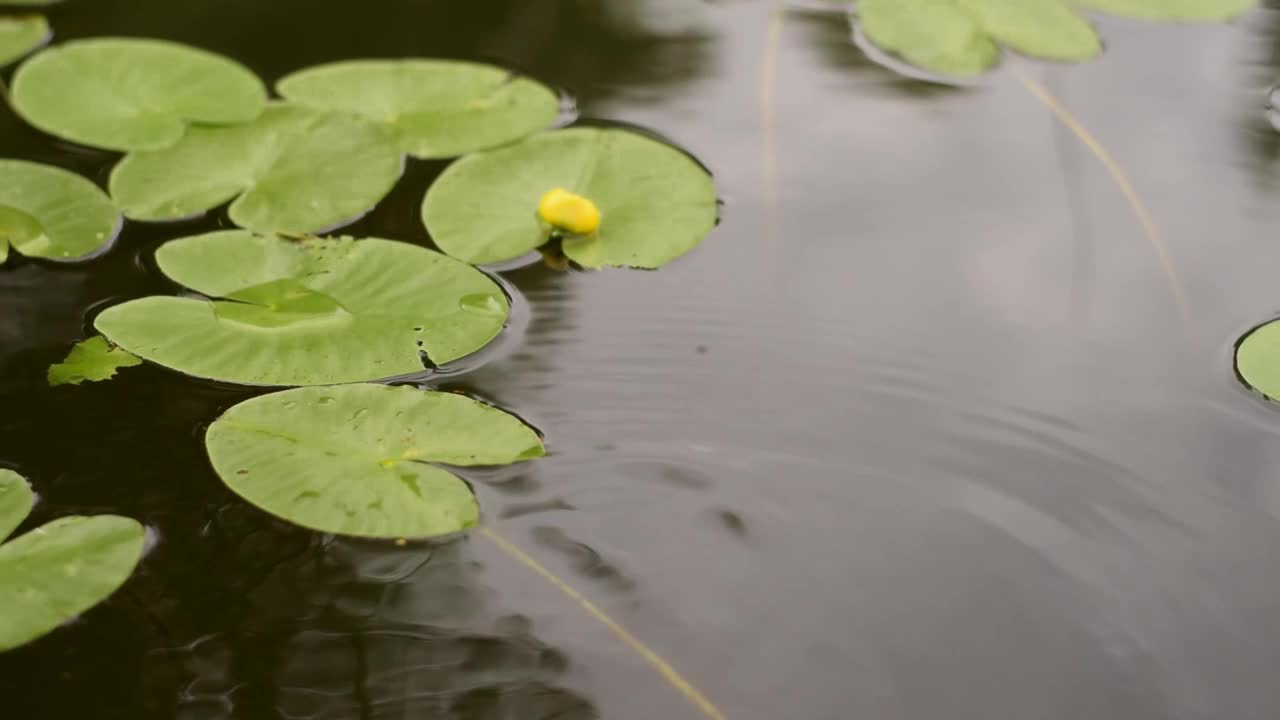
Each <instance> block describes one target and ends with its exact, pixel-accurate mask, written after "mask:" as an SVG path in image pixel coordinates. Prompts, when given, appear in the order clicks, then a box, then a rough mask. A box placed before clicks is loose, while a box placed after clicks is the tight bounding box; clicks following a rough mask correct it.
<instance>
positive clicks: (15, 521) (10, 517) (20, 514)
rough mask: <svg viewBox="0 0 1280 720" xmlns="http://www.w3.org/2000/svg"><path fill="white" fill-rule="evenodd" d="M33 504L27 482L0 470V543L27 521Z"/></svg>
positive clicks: (9, 472) (11, 473) (13, 473)
mask: <svg viewBox="0 0 1280 720" xmlns="http://www.w3.org/2000/svg"><path fill="white" fill-rule="evenodd" d="M35 504H36V496H35V493H33V492H31V486H30V485H28V484H27V481H26V480H24V479H23V478H22V476H21V475H19V474H18V473H16V472H14V471H12V470H6V469H4V468H0V542H4V541H5V540H7V539H8V538H9V536H10V535H12V534H13V531H14V530H16V529H17V528H18V526H19V525H21V524H22V521H23V520H26V519H27V515H30V514H31V508H33V507H35Z"/></svg>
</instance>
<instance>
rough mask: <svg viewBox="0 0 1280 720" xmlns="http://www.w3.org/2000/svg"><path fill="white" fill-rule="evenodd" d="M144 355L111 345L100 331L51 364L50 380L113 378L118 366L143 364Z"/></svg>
mask: <svg viewBox="0 0 1280 720" xmlns="http://www.w3.org/2000/svg"><path fill="white" fill-rule="evenodd" d="M141 364H142V359H141V358H139V357H138V356H136V355H134V354H132V353H130V352H129V351H127V350H123V349H121V348H118V347H112V346H111V344H110V343H108V342H107V339H106V338H104V337H102V336H101V335H94V336H93V337H91V338H89V339H88V340H84V341H82V342H78V343H76V344H75V346H74V347H72V348H71V352H70V354H68V355H67V359H66V360H63V361H62V362H60V363H58V364H57V365H51V366H50V367H49V373H48V381H49V385H50V386H51V387H54V386H58V385H79V384H80V383H82V382H84V381H86V380H88V381H90V382H97V381H99V380H110V379H111V378H113V377H115V375H116V370H119V369H120V368H125V367H133V366H135V365H141Z"/></svg>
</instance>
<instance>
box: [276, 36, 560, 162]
mask: <svg viewBox="0 0 1280 720" xmlns="http://www.w3.org/2000/svg"><path fill="white" fill-rule="evenodd" d="M276 90H277V91H278V92H279V93H280V95H281V96H283V97H284V98H285V99H287V100H289V101H290V102H293V103H295V104H298V105H306V106H308V107H315V108H320V109H324V110H343V111H348V112H354V113H359V114H361V115H363V116H365V117H366V118H368V119H370V120H372V121H373V122H377V123H382V124H385V125H386V126H387V127H388V128H389V129H391V130H392V131H393V132H394V133H395V134H396V135H397V136H398V137H399V139H400V147H401V148H402V149H403V151H404V152H405V153H406V154H409V155H412V156H414V157H417V158H444V157H454V156H457V155H463V154H465V153H469V152H474V151H476V150H484V149H486V148H491V147H496V146H498V145H504V144H506V143H509V142H512V141H514V140H518V139H520V138H522V137H525V136H526V135H530V134H532V133H535V132H537V131H539V130H542V129H544V128H546V127H547V126H549V125H550V124H551V123H552V122H554V121H555V119H556V116H557V115H558V114H559V111H560V102H559V98H557V97H556V94H555V93H554V92H553V91H552V90H551V89H550V88H548V87H546V86H544V85H541V84H539V83H537V82H534V81H533V80H530V79H528V78H523V77H519V76H516V75H513V74H512V73H511V72H510V71H507V70H504V69H502V68H499V67H494V66H492V65H482V64H479V63H470V62H454V61H446V60H354V61H349V62H339V63H331V64H328V65H319V66H317V67H313V68H307V69H305V70H301V71H298V72H296V73H293V74H292V75H288V76H286V77H285V78H283V79H282V80H280V81H279V82H278V83H276Z"/></svg>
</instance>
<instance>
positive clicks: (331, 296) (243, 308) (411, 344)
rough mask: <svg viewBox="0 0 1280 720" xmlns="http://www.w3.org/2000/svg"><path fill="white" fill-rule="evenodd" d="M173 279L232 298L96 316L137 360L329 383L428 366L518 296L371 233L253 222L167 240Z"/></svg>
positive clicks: (471, 344) (480, 332)
mask: <svg viewBox="0 0 1280 720" xmlns="http://www.w3.org/2000/svg"><path fill="white" fill-rule="evenodd" d="M156 260H157V262H158V264H159V266H160V269H161V271H163V272H164V274H165V275H167V276H169V277H170V278H171V279H173V280H174V281H175V282H178V283H180V284H182V285H185V286H186V287H189V288H191V289H192V290H195V291H196V292H199V293H201V294H204V295H207V296H210V297H221V298H226V300H222V301H208V300H199V299H195V298H185V297H183V298H180V297H147V298H142V299H139V300H132V301H129V302H126V303H124V304H122V305H117V306H115V307H111V308H108V309H107V310H105V311H104V312H103V313H102V314H100V315H99V316H98V317H97V319H96V321H95V322H94V324H95V326H96V327H97V329H98V331H99V332H101V333H102V334H103V335H105V336H106V337H107V338H108V339H109V340H111V342H113V343H115V344H116V345H119V346H120V347H123V348H124V349H126V350H128V351H129V352H131V353H133V354H135V355H138V356H139V357H141V358H143V359H145V360H150V361H152V362H155V363H159V364H160V365H164V366H165V367H169V368H172V369H174V370H178V371H179V372H183V373H186V374H188V375H195V376H197V377H203V378H211V379H215V380H222V381H226V382H233V383H243V384H249V385H328V384H334V383H346V382H359V381H362V380H375V379H380V378H387V377H394V376H399V375H408V374H413V373H421V372H422V371H423V369H424V366H423V359H422V355H421V354H420V353H422V352H424V351H425V353H426V355H427V356H428V357H429V358H430V359H431V361H433V362H435V363H437V364H442V363H446V362H449V361H451V360H456V359H457V358H460V357H462V356H464V355H467V354H469V353H472V352H474V351H476V350H478V349H480V348H481V347H483V346H484V345H485V344H487V343H488V342H489V341H490V340H492V339H493V338H494V337H496V336H497V335H498V333H499V332H501V330H502V328H503V325H504V324H505V322H506V319H507V312H508V304H507V299H506V296H505V295H504V294H503V292H502V289H501V288H499V287H498V285H497V284H496V283H494V282H493V281H492V280H491V279H489V278H488V277H487V276H486V275H485V274H484V273H482V272H480V271H479V270H476V269H475V268H473V267H470V266H469V265H467V264H465V263H461V262H458V261H457V260H454V259H452V258H449V257H446V256H444V255H441V254H440V253H437V252H434V251H431V250H427V249H426V248H422V247H418V246H416V245H410V244H407V243H401V242H395V241H392V240H382V239H378V238H370V239H366V240H354V239H352V238H308V239H304V240H300V241H299V240H290V239H285V238H281V237H278V236H274V235H268V236H260V235H254V234H252V233H249V232H246V231H243V230H230V231H223V232H215V233H209V234H206V235H197V236H195V237H188V238H182V239H179V240H174V241H171V242H168V243H165V244H164V245H162V246H161V247H160V249H159V250H158V251H157V252H156Z"/></svg>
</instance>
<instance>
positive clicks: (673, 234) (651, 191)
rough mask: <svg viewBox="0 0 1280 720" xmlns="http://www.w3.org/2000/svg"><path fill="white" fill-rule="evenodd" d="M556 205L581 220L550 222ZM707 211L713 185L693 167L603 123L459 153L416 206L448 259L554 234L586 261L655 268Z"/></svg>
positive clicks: (702, 223) (697, 232) (515, 249)
mask: <svg viewBox="0 0 1280 720" xmlns="http://www.w3.org/2000/svg"><path fill="white" fill-rule="evenodd" d="M557 190H558V191H560V193H559V194H556V195H553V196H550V200H549V196H548V193H554V192H555V191H557ZM584 201H585V202H586V203H589V205H587V204H584ZM553 206H554V207H553ZM557 207H558V208H559V211H568V210H572V211H573V212H574V213H585V216H584V217H589V222H587V223H586V224H583V225H582V226H580V227H572V226H571V227H565V226H563V224H561V225H560V226H557V223H556V222H554V220H555V219H556V218H555V217H553V216H552V215H549V214H548V209H549V208H550V209H551V210H556V208H557ZM540 210H541V212H540ZM716 213H717V206H716V190H715V185H714V184H713V183H712V181H711V176H710V175H709V174H708V173H707V171H706V170H704V169H703V168H702V166H701V165H699V164H698V163H697V162H695V161H694V160H693V159H692V158H690V157H689V156H688V155H685V154H684V153H683V152H681V151H679V150H677V149H676V148H673V147H671V146H670V145H667V144H665V143H662V142H659V141H657V140H654V139H651V138H648V137H645V136H643V135H640V134H638V133H635V132H631V131H628V130H621V129H612V128H610V129H601V128H570V129H568V130H553V131H551V132H545V133H541V134H539V135H534V136H532V137H530V138H528V139H526V140H524V141H522V142H519V143H516V144H514V145H508V146H506V147H502V148H498V149H496V150H489V151H487V152H481V153H476V154H474V155H468V156H467V157H464V158H462V159H461V160H458V161H456V162H455V163H453V164H452V165H450V166H449V167H448V168H447V169H446V170H445V171H444V173H443V174H441V176H440V178H439V179H438V180H436V182H435V183H434V184H432V186H431V187H430V189H428V190H427V194H426V197H425V198H424V200H423V203H422V220H423V223H424V224H425V225H426V227H427V231H428V232H429V233H430V234H431V238H432V239H433V240H434V241H435V243H436V245H438V246H439V247H440V249H442V250H444V251H445V252H447V253H449V254H450V255H452V256H454V257H456V258H459V259H462V260H465V261H467V262H470V263H494V262H501V261H503V260H510V259H512V258H516V257H520V256H521V255H524V254H525V253H528V252H529V251H531V250H533V249H534V248H537V247H539V246H542V245H544V244H546V243H547V241H548V240H550V239H551V238H552V237H556V236H559V237H561V239H562V240H563V245H562V247H563V250H564V253H565V255H567V256H568V257H569V258H570V259H572V260H573V261H575V262H577V263H578V264H580V265H582V266H583V267H588V268H600V267H604V266H627V267H638V268H656V267H661V266H662V265H665V264H667V263H669V262H671V261H672V260H674V259H676V258H677V257H679V256H681V255H683V254H684V253H686V252H688V251H689V250H691V249H693V247H694V246H696V245H697V244H698V243H699V242H701V241H702V239H703V238H705V237H706V236H707V233H709V232H710V231H711V229H712V228H713V227H714V226H715V224H716ZM549 220H550V222H549ZM596 226H598V227H596ZM578 230H582V231H585V232H577V231H578Z"/></svg>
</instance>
